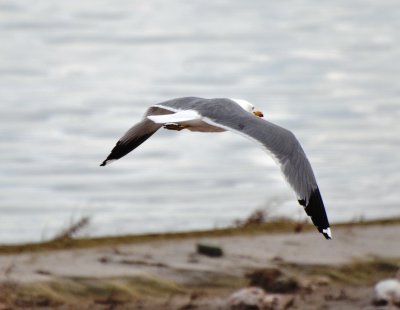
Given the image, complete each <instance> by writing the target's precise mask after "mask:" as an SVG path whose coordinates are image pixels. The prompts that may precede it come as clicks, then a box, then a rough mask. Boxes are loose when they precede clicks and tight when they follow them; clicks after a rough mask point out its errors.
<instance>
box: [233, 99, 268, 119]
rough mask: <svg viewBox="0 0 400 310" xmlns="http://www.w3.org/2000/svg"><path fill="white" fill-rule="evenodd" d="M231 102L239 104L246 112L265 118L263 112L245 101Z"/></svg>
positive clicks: (236, 100) (235, 100)
mask: <svg viewBox="0 0 400 310" xmlns="http://www.w3.org/2000/svg"><path fill="white" fill-rule="evenodd" d="M231 100H232V101H234V102H235V103H236V104H238V105H239V106H240V107H241V108H242V109H243V110H246V111H247V112H249V113H253V114H254V115H256V116H258V117H263V116H264V114H263V113H262V112H261V111H259V110H257V109H256V108H255V107H254V105H253V104H251V103H250V102H248V101H246V100H243V99H231Z"/></svg>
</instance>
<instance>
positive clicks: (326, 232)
mask: <svg viewBox="0 0 400 310" xmlns="http://www.w3.org/2000/svg"><path fill="white" fill-rule="evenodd" d="M322 233H323V234H326V235H327V236H328V237H329V239H332V233H331V229H330V228H329V227H328V228H325V229H323V230H322Z"/></svg>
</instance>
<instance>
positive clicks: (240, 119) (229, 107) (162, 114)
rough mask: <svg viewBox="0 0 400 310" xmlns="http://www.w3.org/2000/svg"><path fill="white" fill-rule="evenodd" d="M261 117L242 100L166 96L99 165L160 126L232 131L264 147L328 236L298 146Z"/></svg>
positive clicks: (312, 180)
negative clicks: (168, 98) (167, 97)
mask: <svg viewBox="0 0 400 310" xmlns="http://www.w3.org/2000/svg"><path fill="white" fill-rule="evenodd" d="M262 117H263V113H262V112H260V111H258V110H257V109H256V108H255V107H254V105H253V104H251V103H250V102H248V101H246V100H242V99H229V98H212V99H205V98H198V97H183V98H176V99H171V100H167V101H164V102H161V103H158V104H155V105H152V106H150V107H149V108H148V109H147V111H146V113H145V115H144V117H143V119H142V120H141V121H140V122H139V123H137V124H136V125H134V126H133V127H131V128H130V129H129V130H128V131H127V132H126V133H125V134H124V135H123V136H122V137H121V138H120V139H119V141H118V142H117V144H116V145H115V147H114V148H113V149H112V151H111V153H110V155H108V157H107V158H106V160H104V161H103V162H102V163H101V165H100V166H105V165H107V164H109V163H111V162H113V161H115V160H117V159H120V158H121V157H123V156H125V155H126V154H128V153H129V152H131V151H132V150H134V149H135V148H137V147H138V146H139V145H141V144H142V143H143V142H144V141H146V140H147V139H148V138H150V137H151V136H152V135H153V134H154V133H155V132H156V131H157V130H158V129H160V128H161V127H163V128H165V129H168V130H177V131H180V130H183V129H187V130H190V131H198V132H223V131H233V132H235V133H238V134H241V135H243V136H245V137H247V138H249V139H250V140H253V141H255V142H257V143H258V144H261V146H262V147H263V148H264V149H265V150H267V152H268V153H269V154H270V155H271V156H272V158H273V159H274V160H275V162H276V163H277V164H278V165H279V166H280V168H281V171H282V173H283V175H284V177H285V179H286V181H287V182H288V183H289V185H290V186H291V188H292V189H293V190H294V192H295V193H296V195H297V199H298V202H299V203H300V205H302V206H303V207H304V210H305V212H306V213H307V215H308V216H309V217H310V218H311V221H312V222H313V224H314V225H315V226H316V227H317V229H318V231H319V232H320V233H322V234H323V235H324V237H325V238H326V239H331V238H332V234H331V230H330V226H329V221H328V217H327V215H326V211H325V206H324V203H323V201H322V197H321V194H320V191H319V187H318V185H317V181H316V179H315V176H314V173H313V170H312V168H311V165H310V162H309V161H308V159H307V156H306V154H305V153H304V151H303V148H302V147H301V145H300V143H299V141H298V140H297V139H296V137H295V136H294V134H293V133H292V132H290V131H289V130H287V129H285V128H282V127H280V126H278V125H275V124H273V123H271V122H269V121H267V120H265V119H263V118H262Z"/></svg>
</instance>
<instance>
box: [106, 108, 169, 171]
mask: <svg viewBox="0 0 400 310" xmlns="http://www.w3.org/2000/svg"><path fill="white" fill-rule="evenodd" d="M170 113H171V111H168V110H164V109H161V108H156V107H151V108H149V109H148V110H147V111H146V113H145V115H144V117H143V119H142V120H141V121H140V122H139V123H137V124H136V125H134V126H133V127H131V128H130V129H129V130H128V131H127V132H126V133H125V134H124V135H123V136H122V137H121V138H120V139H119V140H118V142H117V144H116V145H115V146H114V148H113V149H112V151H111V153H110V155H108V157H107V158H106V159H105V160H104V161H103V162H102V163H101V164H100V166H105V165H107V164H109V163H111V162H113V161H115V160H117V159H120V158H121V157H123V156H125V155H126V154H128V153H129V152H131V151H133V150H134V149H136V148H137V147H138V146H139V145H141V144H142V143H143V142H144V141H146V140H147V139H148V138H150V137H151V136H152V135H153V134H154V133H155V132H156V131H157V130H158V129H160V128H161V126H162V125H160V124H156V123H154V122H152V121H151V120H149V119H148V118H147V116H148V115H163V114H170Z"/></svg>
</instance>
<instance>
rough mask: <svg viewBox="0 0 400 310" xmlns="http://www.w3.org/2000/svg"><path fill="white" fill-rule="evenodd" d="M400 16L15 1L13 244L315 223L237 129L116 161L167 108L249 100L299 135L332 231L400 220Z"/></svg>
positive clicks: (6, 73) (225, 4)
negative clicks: (146, 117)
mask: <svg viewBox="0 0 400 310" xmlns="http://www.w3.org/2000/svg"><path fill="white" fill-rule="evenodd" d="M399 29H400V10H399V6H398V1H396V0H380V1H375V0H363V1H347V0H346V1H345V0H340V1H320V0H290V1H280V2H278V1H265V0H254V1H240V0H235V1H232V0H230V1H228V0H214V1H200V0H197V1H184V0H171V1H162V0H149V1H131V0H129V1H128V0H118V1H111V0H109V1H105V0H103V1H98V0H97V1H94V0H91V1H78V0H72V1H52V0H41V1H29V0H26V1H21V0H12V1H11V0H1V2H0V38H1V40H0V108H1V112H0V163H1V164H0V214H1V216H0V243H10V242H22V241H39V240H44V239H48V238H51V237H52V236H54V234H56V233H57V232H59V231H60V229H61V228H62V227H65V226H66V225H68V223H69V222H70V221H73V220H76V219H79V218H80V217H81V216H89V217H90V218H91V225H90V226H89V227H88V228H87V230H86V231H85V232H83V233H84V234H89V235H92V236H93V235H104V234H122V233H143V232H164V231H177V230H188V229H205V228H211V227H223V226H226V225H229V224H231V223H232V222H233V221H234V220H235V219H239V218H243V217H245V216H247V215H248V214H250V213H251V212H252V211H253V210H254V209H256V208H266V209H267V210H268V212H269V214H270V215H273V216H280V215H284V216H289V217H292V218H295V219H302V218H305V214H303V211H302V209H301V207H300V206H298V205H297V202H296V199H295V195H294V194H293V193H292V191H291V190H290V188H289V187H288V186H287V185H286V183H285V182H284V181H283V178H282V176H281V174H280V172H279V169H278V168H277V167H276V166H275V164H274V162H273V161H272V160H271V159H270V158H269V157H268V156H267V155H266V154H265V153H264V152H263V151H262V150H261V149H260V148H259V147H258V146H257V145H255V144H253V143H252V142H251V141H247V140H246V139H244V138H242V137H240V136H237V135H235V134H233V133H219V134H204V133H190V132H180V133H176V132H169V131H159V132H158V133H157V134H156V135H155V136H154V137H153V138H152V139H151V140H149V141H148V142H146V143H145V144H143V145H142V146H141V147H140V148H138V149H137V150H135V152H133V153H132V154H129V155H128V156H126V157H125V158H124V159H122V160H120V161H119V162H116V163H113V164H112V165H110V166H107V167H99V166H98V165H99V164H100V163H101V161H102V160H104V158H105V157H106V156H107V155H108V153H109V151H110V150H111V148H112V147H113V146H114V144H115V142H116V141H117V140H118V138H119V137H120V136H121V135H122V134H123V133H124V132H125V131H126V130H127V129H128V128H129V127H130V126H131V125H133V124H134V123H135V122H136V121H138V120H139V119H140V118H141V116H142V114H143V113H144V111H145V109H146V108H147V107H148V106H149V105H150V104H154V103H158V102H161V101H163V100H166V99H170V98H174V97H180V96H188V95H189V96H200V97H231V98H243V99H246V100H248V101H250V102H252V103H253V104H255V105H256V106H257V107H258V108H259V109H260V110H262V111H263V112H264V114H265V117H266V118H267V119H268V120H270V121H272V122H275V123H278V124H280V125H281V126H284V127H287V128H289V129H290V130H292V131H293V132H294V133H295V134H296V135H297V137H298V138H299V140H300V141H301V143H302V144H303V146H304V149H305V150H306V153H307V154H308V156H309V159H310V161H311V163H312V165H313V167H314V170H315V174H316V176H317V179H318V183H319V185H320V189H321V192H322V194H323V197H324V200H325V203H326V206H327V211H328V214H329V217H330V220H331V221H332V222H338V221H344V220H352V219H355V218H359V217H364V218H381V217H390V216H399V215H400V209H399V201H400V190H399V185H400V173H399V171H400V138H399V133H400V122H399V120H398V118H399V117H400V100H399V95H400V83H399V73H400V65H399V63H400V62H399V58H400V40H399V39H400V38H399Z"/></svg>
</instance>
